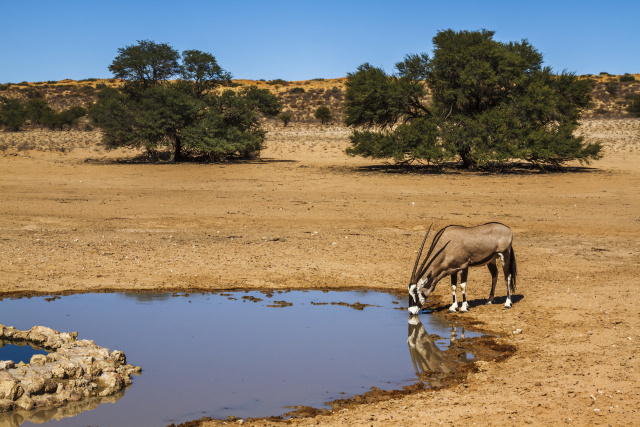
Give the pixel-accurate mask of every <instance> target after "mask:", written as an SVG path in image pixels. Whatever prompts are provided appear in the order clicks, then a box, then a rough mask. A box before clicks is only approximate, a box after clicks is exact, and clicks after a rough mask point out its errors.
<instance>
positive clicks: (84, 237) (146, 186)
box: [0, 120, 640, 425]
mask: <svg viewBox="0 0 640 427" xmlns="http://www.w3.org/2000/svg"><path fill="white" fill-rule="evenodd" d="M582 132H583V134H584V135H585V136H586V137H587V139H588V140H598V141H601V142H602V143H603V144H604V145H605V147H606V149H605V154H606V155H605V157H604V159H602V160H600V161H597V162H595V163H594V164H592V165H591V166H589V167H586V168H581V169H576V170H574V171H572V172H566V173H539V172H535V171H528V172H527V171H524V172H522V171H520V172H516V171H514V172H512V173H506V174H487V173H459V172H457V171H455V170H453V171H447V172H445V173H441V174H434V173H395V172H390V171H388V170H385V169H384V168H382V169H381V168H378V167H376V166H378V165H380V162H372V161H369V160H366V159H358V158H350V157H348V156H346V155H345V154H344V153H343V150H344V148H345V147H346V146H347V144H348V140H347V137H348V131H347V130H345V129H343V128H340V127H328V126H327V127H319V126H316V127H313V126H311V127H298V128H296V127H288V128H277V129H274V130H273V131H272V132H270V133H269V135H268V141H267V142H268V148H267V149H266V150H265V151H264V152H263V155H262V158H261V159H260V160H257V161H253V162H249V163H241V164H222V165H206V164H180V165H172V164H137V163H131V162H119V161H118V159H121V158H126V156H131V155H132V153H129V152H125V151H122V152H109V153H108V152H104V151H102V150H101V149H99V148H97V147H96V146H95V140H96V138H97V136H98V135H97V133H83V132H58V133H55V132H28V133H27V132H23V133H21V134H10V133H1V132H0V145H1V146H2V147H4V148H3V151H4V153H3V155H0V290H1V294H0V296H5V297H6V296H11V295H29V294H56V293H67V292H84V291H107V290H125V289H126V290H155V291H158V290H165V289H166V290H195V289H198V290H216V289H239V290H243V289H263V288H292V289H293V288H295V289H311V288H345V289H358V288H375V289H393V290H400V291H402V292H404V291H405V289H406V285H407V281H408V279H409V276H410V273H411V272H410V269H411V267H412V264H413V260H414V258H415V255H416V251H417V249H418V246H419V245H420V243H421V240H422V237H423V236H424V232H425V230H426V228H428V226H429V224H431V223H433V224H434V228H439V227H442V226H445V225H447V224H462V225H476V224H481V223H485V222H489V221H499V222H503V223H505V224H507V225H509V226H510V227H511V228H512V229H513V231H514V234H515V239H514V249H515V253H516V256H517V260H518V273H519V278H518V291H517V297H516V299H515V301H516V303H515V304H514V307H513V309H511V310H505V309H503V307H502V305H501V304H494V305H492V306H485V305H482V303H483V302H484V298H486V297H487V296H488V293H489V288H490V280H489V274H488V272H487V271H486V269H485V268H478V269H472V270H471V271H470V276H469V285H468V292H469V294H470V300H471V305H472V308H471V310H470V312H469V313H468V314H464V315H460V314H453V315H450V314H445V313H444V311H445V309H446V307H447V306H448V305H449V304H450V298H451V297H450V287H449V286H448V283H441V284H440V285H438V287H437V289H436V292H435V294H434V295H433V296H432V297H430V304H431V305H432V306H433V307H434V308H436V310H437V311H438V315H443V316H445V317H449V318H451V319H452V320H455V321H457V322H461V323H465V322H466V323H476V324H478V325H479V326H480V327H481V328H482V329H483V330H486V331H491V332H493V333H496V334H499V335H500V336H501V338H500V340H501V342H502V343H505V344H513V345H515V346H516V348H517V351H516V352H515V354H514V355H513V356H511V357H510V358H508V359H507V360H506V361H503V362H500V363H493V362H489V363H486V362H485V363H481V364H479V365H478V366H477V369H476V372H470V373H469V374H468V376H467V377H466V379H465V380H464V381H462V382H460V383H459V384H455V385H453V386H451V387H448V388H445V389H442V390H437V391H433V390H427V391H422V392H417V393H413V394H411V395H408V396H404V397H399V398H394V399H392V400H388V401H384V402H377V403H372V404H363V405H354V406H353V407H349V408H345V409H340V410H338V411H336V412H335V413H333V414H332V415H328V416H324V415H323V416H318V417H316V418H306V419H299V420H293V421H292V423H294V424H304V425H306V424H317V423H320V424H328V425H338V424H349V425H384V424H398V425H403V424H407V425H409V424H414V425H415V424H447V425H450V424H461V423H464V424H473V423H475V424H478V425H512V424H574V425H596V424H602V425H607V424H610V425H634V424H635V425H637V424H638V423H639V421H638V420H639V418H638V417H639V415H640V414H638V411H639V409H640V388H639V386H640V372H639V370H640V363H639V350H640V345H639V343H640V313H639V309H638V304H637V303H638V296H637V293H638V290H639V288H640V286H639V285H640V249H639V245H638V242H639V241H640V121H639V120H610V121H595V120H594V121H586V122H585V125H584V127H583V129H582ZM25 143H27V144H26V145H25ZM21 144H22V145H21ZM18 146H21V147H22V149H21V150H18V148H17V147H18ZM34 147H35V148H34ZM39 147H42V149H38V148H39ZM70 148H73V149H72V150H70V151H69V149H70ZM504 295H505V289H504V285H502V286H499V287H498V292H497V296H498V297H500V298H498V299H497V302H498V303H500V302H504ZM517 329H521V330H522V333H521V334H513V333H512V332H513V331H514V330H517ZM270 423H271V422H270V421H257V422H256V424H270Z"/></svg>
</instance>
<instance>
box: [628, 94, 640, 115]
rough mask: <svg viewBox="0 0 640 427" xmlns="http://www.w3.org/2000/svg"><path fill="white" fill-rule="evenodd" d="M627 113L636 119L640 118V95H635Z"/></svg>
mask: <svg viewBox="0 0 640 427" xmlns="http://www.w3.org/2000/svg"><path fill="white" fill-rule="evenodd" d="M627 111H628V112H629V113H631V114H632V115H633V116H635V117H640V95H634V96H633V98H632V100H631V104H629V106H628V107H627Z"/></svg>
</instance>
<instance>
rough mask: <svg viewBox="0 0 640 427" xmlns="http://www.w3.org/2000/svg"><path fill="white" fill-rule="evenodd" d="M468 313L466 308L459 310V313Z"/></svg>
mask: <svg viewBox="0 0 640 427" xmlns="http://www.w3.org/2000/svg"><path fill="white" fill-rule="evenodd" d="M468 312H469V309H468V308H464V309H463V308H461V309H460V313H468Z"/></svg>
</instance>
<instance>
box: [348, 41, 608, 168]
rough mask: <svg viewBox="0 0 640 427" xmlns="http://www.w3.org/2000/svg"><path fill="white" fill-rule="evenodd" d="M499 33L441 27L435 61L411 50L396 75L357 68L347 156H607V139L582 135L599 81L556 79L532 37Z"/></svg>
mask: <svg viewBox="0 0 640 427" xmlns="http://www.w3.org/2000/svg"><path fill="white" fill-rule="evenodd" d="M493 35H494V32H492V31H486V30H482V31H474V32H469V31H460V32H454V31H452V30H446V31H440V32H439V33H438V34H437V35H436V36H435V37H434V39H433V44H434V52H433V56H432V57H429V55H427V54H424V53H422V54H417V55H407V56H406V57H405V59H404V61H402V62H399V63H397V64H396V73H394V74H393V75H388V74H386V73H385V72H384V71H383V70H381V69H380V68H377V67H373V66H371V65H369V64H363V65H361V66H360V67H359V68H358V69H357V71H356V72H355V73H350V74H348V78H347V83H346V88H347V90H346V94H345V108H344V112H345V116H346V119H345V123H346V124H347V125H348V126H352V127H353V128H354V131H353V133H352V135H351V136H350V141H351V144H352V146H351V147H350V148H349V149H348V150H347V152H348V153H350V154H352V155H361V156H366V157H372V158H392V159H395V161H396V162H412V161H415V160H420V161H428V162H436V163H437V162H441V161H445V160H451V159H455V158H460V160H461V161H462V164H463V165H464V167H466V168H472V167H482V166H487V165H490V164H492V163H496V162H504V161H508V160H510V159H523V160H527V161H529V162H532V163H534V164H538V165H540V166H543V165H545V164H554V165H559V164H562V163H563V162H566V161H569V160H574V159H577V160H580V161H581V162H588V161H590V160H592V159H597V158H599V156H600V150H601V147H600V145H599V144H588V145H585V144H583V139H582V137H576V136H574V135H573V132H574V130H575V129H576V128H577V126H578V118H579V117H580V114H581V112H582V111H583V109H584V108H585V107H586V106H587V105H588V104H589V102H590V99H591V98H590V93H591V89H592V88H593V82H592V81H590V80H586V79H580V78H578V77H576V76H575V75H574V74H572V73H566V72H563V73H561V74H560V75H555V74H553V73H552V71H551V69H550V68H548V67H543V66H542V63H543V61H542V55H541V54H540V53H539V52H538V51H537V50H536V49H535V48H534V47H533V46H531V45H530V44H529V43H528V42H527V41H526V40H523V41H521V42H519V43H514V42H510V43H501V42H498V41H495V40H493Z"/></svg>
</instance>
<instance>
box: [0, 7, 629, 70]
mask: <svg viewBox="0 0 640 427" xmlns="http://www.w3.org/2000/svg"><path fill="white" fill-rule="evenodd" d="M0 13H1V14H2V15H3V19H2V25H0V83H7V82H13V83H18V82H21V81H32V82H33V81H46V80H61V79H65V78H71V79H75V80H79V79H85V78H90V77H97V78H108V77H111V74H110V73H109V71H108V69H107V67H108V66H109V65H110V64H111V62H112V61H113V58H114V57H115V56H116V55H117V54H118V52H117V49H118V48H120V47H125V46H128V45H132V44H135V43H136V41H137V40H144V39H148V40H153V41H155V42H163V43H168V44H170V45H171V46H173V47H174V48H176V49H177V50H179V51H182V50H187V49H198V50H202V51H205V52H209V53H211V54H213V55H214V56H215V57H216V58H217V60H218V63H219V64H220V65H221V66H222V67H223V68H224V69H226V70H227V71H229V72H231V73H232V74H233V76H234V78H248V79H261V78H262V79H267V80H271V79H276V78H281V79H285V80H307V79H312V78H320V77H322V78H334V77H344V76H346V74H347V73H348V72H352V71H354V70H355V69H356V67H357V66H358V65H360V64H362V63H364V62H369V63H371V64H372V65H375V66H379V67H382V68H384V69H385V70H386V71H387V72H392V71H393V69H394V64H395V63H396V62H398V61H400V60H402V58H403V57H404V56H405V55H406V54H408V53H420V52H427V53H430V52H431V51H432V48H433V47H432V44H431V40H432V38H433V36H434V35H435V34H436V33H437V32H438V30H442V29H447V28H452V29H454V30H478V29H481V28H485V29H488V30H493V31H496V35H495V39H496V40H500V41H504V42H507V41H520V40H522V39H527V40H529V42H530V43H531V44H532V45H533V46H534V47H536V48H537V49H538V50H539V51H540V52H541V53H542V54H543V55H544V60H545V65H548V66H550V67H552V68H553V69H554V70H556V71H562V70H568V71H573V72H576V73H578V74H588V73H590V74H598V73H600V72H602V71H606V72H609V73H611V74H624V73H640V24H639V22H640V1H638V0H610V1H591V0H582V1H563V0H555V1H548V0H535V1H534V0H531V1H518V0H511V1H507V0H487V1H481V0H476V1H471V0H468V1H463V0H458V1H446V0H439V1H431V0H429V1H411V0H395V1H382V0H369V1H359V0H357V1H356V0H354V1H348V0H345V1H333V0H323V1H305V0H298V1H278V0H272V1H253V0H237V1H234V0H226V1H217V0H212V1H204V0H182V1H179V2H178V1H164V0H155V1H136V0H127V1H121V0H110V1H100V0H97V1H91V0H84V1H70V0H59V1H51V0H40V1H35V0H22V1H12V0H0Z"/></svg>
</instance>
